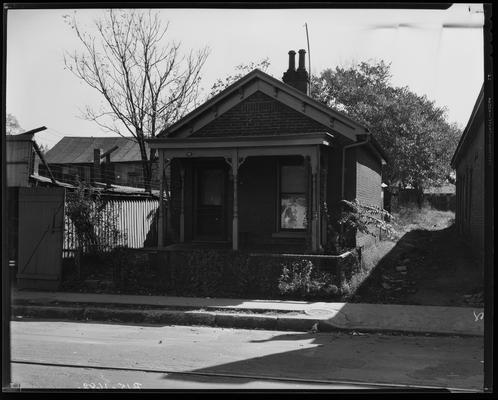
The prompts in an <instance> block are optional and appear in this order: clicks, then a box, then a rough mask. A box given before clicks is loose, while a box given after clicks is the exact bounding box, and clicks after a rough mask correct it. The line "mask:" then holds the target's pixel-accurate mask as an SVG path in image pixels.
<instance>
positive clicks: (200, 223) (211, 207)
mask: <svg viewBox="0 0 498 400" xmlns="http://www.w3.org/2000/svg"><path fill="white" fill-rule="evenodd" d="M225 183H226V167H225V165H223V164H205V165H199V166H198V168H197V169H196V182H195V184H196V196H195V197H196V199H195V207H196V210H195V216H196V218H195V227H194V229H195V233H196V234H195V238H196V239H197V240H224V239H225V238H226V229H225V228H226V218H225V203H226V201H225Z"/></svg>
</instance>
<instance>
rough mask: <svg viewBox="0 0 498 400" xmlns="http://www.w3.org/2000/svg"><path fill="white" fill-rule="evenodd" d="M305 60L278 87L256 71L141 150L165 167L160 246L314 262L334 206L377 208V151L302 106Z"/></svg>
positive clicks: (337, 119)
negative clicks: (210, 247)
mask: <svg viewBox="0 0 498 400" xmlns="http://www.w3.org/2000/svg"><path fill="white" fill-rule="evenodd" d="M305 53H306V52H305V51H304V50H300V51H299V65H298V68H297V69H296V68H295V52H294V51H290V52H289V68H288V70H287V71H286V72H285V73H284V76H283V82H282V81H279V80H277V79H275V78H273V77H271V76H269V75H267V74H266V73H263V72H261V71H260V70H257V69H256V70H254V71H252V72H250V73H249V74H247V75H246V76H244V77H242V78H241V79H239V80H238V81H237V82H235V83H234V84H232V85H231V86H229V87H228V88H226V89H225V90H224V91H222V92H221V93H219V94H218V95H216V96H214V97H213V98H211V99H210V100H209V101H207V102H205V103H204V104H202V105H201V106H200V107H198V108H197V109H195V110H194V111H192V112H191V113H189V114H188V115H186V116H185V117H184V118H182V119H181V120H179V121H178V122H176V123H175V124H173V125H171V126H169V127H168V128H166V129H165V130H164V131H163V132H161V133H160V134H159V135H158V137H156V138H155V139H151V140H150V141H149V145H150V146H151V147H152V148H156V149H157V150H158V154H159V163H160V167H159V170H160V171H161V170H165V168H166V166H168V165H169V166H170V167H171V169H170V171H171V173H170V174H162V176H163V177H164V178H163V179H166V180H167V183H168V186H167V187H169V188H170V190H171V203H170V207H169V208H168V214H169V215H168V218H166V216H164V218H163V223H166V221H169V223H170V228H171V229H170V230H169V231H170V235H172V236H170V237H169V238H167V239H168V242H169V243H171V242H174V243H185V244H194V245H195V244H197V243H218V244H223V243H224V244H226V245H227V246H230V247H231V248H232V249H233V250H238V249H241V248H251V249H257V248H271V249H275V248H278V246H279V245H284V246H287V247H286V248H287V249H291V250H292V251H309V252H316V253H318V252H321V251H322V249H323V248H324V247H325V244H326V241H327V215H326V214H327V210H329V211H331V210H332V209H333V208H334V207H337V206H338V202H339V201H340V200H341V199H348V200H353V199H358V200H359V201H360V202H362V203H364V204H370V205H374V206H377V207H381V206H382V188H381V169H382V165H383V164H384V163H385V162H386V156H385V154H384V152H383V150H382V149H381V147H380V146H379V144H378V143H377V142H376V140H375V139H374V138H373V136H372V135H371V133H370V132H369V131H368V129H366V128H365V127H364V126H362V125H361V124H359V123H358V122H356V121H354V120H352V119H350V118H348V117H347V116H345V115H344V114H342V113H340V112H338V111H335V110H333V109H331V108H329V107H327V106H325V105H323V104H321V103H319V102H317V101H315V100H313V99H312V98H311V97H309V95H308V93H309V88H308V73H307V71H306V69H305V65H304V60H305ZM164 183H166V182H163V187H166V186H164ZM361 241H362V239H361V238H359V243H358V244H359V245H361ZM165 243H166V242H165V241H164V240H163V242H162V243H161V241H160V244H159V245H160V246H161V244H165Z"/></svg>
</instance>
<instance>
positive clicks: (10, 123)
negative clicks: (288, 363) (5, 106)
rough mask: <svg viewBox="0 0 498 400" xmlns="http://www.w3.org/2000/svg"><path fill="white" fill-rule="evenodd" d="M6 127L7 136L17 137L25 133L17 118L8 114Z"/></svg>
mask: <svg viewBox="0 0 498 400" xmlns="http://www.w3.org/2000/svg"><path fill="white" fill-rule="evenodd" d="M5 125H6V127H5V131H6V133H7V135H17V134H19V133H22V132H24V129H22V128H21V125H19V122H18V121H17V118H16V117H15V116H14V115H12V114H9V113H7V118H6V122H5Z"/></svg>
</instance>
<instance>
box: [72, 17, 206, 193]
mask: <svg viewBox="0 0 498 400" xmlns="http://www.w3.org/2000/svg"><path fill="white" fill-rule="evenodd" d="M64 18H65V20H66V22H67V23H68V24H69V26H70V27H71V28H72V29H73V31H74V32H75V34H76V36H77V37H78V39H79V40H80V42H81V43H82V45H83V50H81V51H74V52H65V54H64V63H65V66H66V68H67V69H69V70H70V71H71V72H72V73H73V74H74V75H76V76H77V77H78V78H79V79H81V80H83V81H84V82H85V83H86V84H88V85H89V86H90V87H92V88H93V89H95V90H97V91H98V92H99V93H100V94H101V95H102V97H103V100H104V101H103V106H101V107H99V108H95V107H91V106H86V108H85V110H84V112H83V117H84V118H85V119H88V120H91V121H94V122H96V123H97V124H98V125H99V126H100V127H102V128H104V129H105V130H107V131H110V132H115V133H118V134H119V135H121V136H124V137H125V134H124V133H126V136H128V137H129V135H128V133H129V134H131V136H132V137H133V138H134V140H135V141H136V142H137V143H138V145H139V147H140V154H141V158H142V168H143V176H144V183H145V186H146V188H147V189H149V190H150V182H151V177H152V162H153V161H154V158H155V152H154V151H153V150H152V149H151V150H150V151H149V154H147V147H146V145H145V140H146V139H148V138H153V137H155V136H156V135H157V133H159V132H160V131H161V130H162V129H163V128H165V127H167V126H168V125H171V124H172V123H173V122H174V121H176V120H177V119H179V118H181V117H182V116H183V115H185V113H187V112H188V111H189V110H190V109H191V108H192V107H193V106H195V105H196V104H197V97H198V90H199V82H200V78H201V77H200V72H201V69H202V67H203V65H204V63H205V61H206V59H207V57H208V54H209V49H208V48H203V49H201V50H199V51H197V52H194V51H192V50H191V51H190V52H189V54H187V55H184V56H182V55H181V54H180V43H174V42H166V33H167V31H168V23H166V24H165V25H163V23H162V21H161V18H160V16H159V14H158V13H157V12H152V11H145V12H144V11H138V10H107V11H106V15H105V16H104V17H103V18H101V19H97V20H95V21H94V24H95V28H96V29H94V30H93V33H92V32H89V31H84V30H82V29H81V27H80V26H79V25H78V22H77V20H76V18H75V17H74V16H72V17H70V16H67V15H66V16H64Z"/></svg>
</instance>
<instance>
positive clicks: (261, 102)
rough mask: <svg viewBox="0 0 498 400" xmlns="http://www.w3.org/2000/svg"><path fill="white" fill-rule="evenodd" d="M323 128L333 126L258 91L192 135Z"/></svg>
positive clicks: (291, 131) (311, 130)
mask: <svg viewBox="0 0 498 400" xmlns="http://www.w3.org/2000/svg"><path fill="white" fill-rule="evenodd" d="M323 131H330V128H328V127H326V126H324V125H322V124H320V123H318V122H316V121H315V120H313V119H311V118H308V117H306V116H305V115H303V114H300V113H299V112H297V111H296V110H294V109H292V108H290V107H288V106H286V105H284V104H282V103H280V102H279V101H277V100H275V99H272V98H271V97H270V96H268V95H266V94H264V93H261V92H256V93H254V94H252V95H251V96H249V97H248V98H247V99H246V100H244V101H242V102H241V103H239V104H237V105H236V106H234V107H233V108H232V109H230V110H228V111H227V112H225V113H223V114H222V115H220V116H219V117H218V118H217V119H215V120H214V121H213V122H211V123H209V124H207V125H206V126H204V127H202V128H201V129H200V130H198V131H197V132H195V133H194V134H193V135H192V137H199V136H202V137H212V136H249V135H282V134H289V133H306V132H323Z"/></svg>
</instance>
